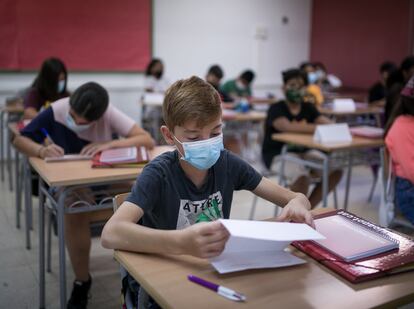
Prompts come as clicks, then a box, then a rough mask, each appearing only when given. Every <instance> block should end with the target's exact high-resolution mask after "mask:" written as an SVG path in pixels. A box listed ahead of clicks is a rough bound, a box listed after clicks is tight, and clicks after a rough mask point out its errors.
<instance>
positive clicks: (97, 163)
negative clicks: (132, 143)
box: [92, 146, 149, 168]
mask: <svg viewBox="0 0 414 309" xmlns="http://www.w3.org/2000/svg"><path fill="white" fill-rule="evenodd" d="M100 158H101V153H97V154H96V155H95V156H94V157H93V158H92V167H93V168H115V167H116V168H118V167H125V168H128V167H142V166H144V165H145V164H146V163H148V162H149V154H148V150H147V149H146V148H145V147H144V146H141V147H138V151H137V158H136V160H135V161H133V162H120V163H103V162H101V160H100Z"/></svg>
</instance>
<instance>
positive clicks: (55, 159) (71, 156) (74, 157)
mask: <svg viewBox="0 0 414 309" xmlns="http://www.w3.org/2000/svg"><path fill="white" fill-rule="evenodd" d="M90 159H92V156H87V155H81V154H67V155H64V156H61V157H48V158H45V161H46V162H62V161H80V160H90Z"/></svg>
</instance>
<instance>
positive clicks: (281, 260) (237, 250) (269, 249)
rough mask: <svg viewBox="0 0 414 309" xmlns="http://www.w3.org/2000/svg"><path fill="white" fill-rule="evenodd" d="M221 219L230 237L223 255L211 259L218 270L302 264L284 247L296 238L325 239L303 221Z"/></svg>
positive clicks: (220, 271) (231, 270)
mask: <svg viewBox="0 0 414 309" xmlns="http://www.w3.org/2000/svg"><path fill="white" fill-rule="evenodd" d="M220 222H221V223H222V224H223V225H224V226H225V227H226V229H227V230H228V231H229V233H230V238H229V240H228V241H227V243H226V248H225V249H224V251H223V252H222V254H221V255H219V256H218V257H215V258H213V259H211V260H210V262H211V264H212V265H213V267H214V268H215V269H216V270H217V271H218V272H219V273H229V272H233V271H241V270H246V269H255V268H273V267H285V266H291V265H297V264H302V263H305V261H303V260H302V259H299V258H297V257H296V256H294V255H292V254H290V253H288V252H286V251H285V248H286V247H287V246H288V245H289V244H290V243H291V242H292V241H295V240H310V239H313V240H316V239H324V238H325V237H324V236H323V235H321V234H320V233H318V232H317V231H315V230H314V229H312V228H311V227H310V226H308V225H306V224H300V223H287V222H264V221H247V220H224V219H221V220H220Z"/></svg>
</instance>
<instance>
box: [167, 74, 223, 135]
mask: <svg viewBox="0 0 414 309" xmlns="http://www.w3.org/2000/svg"><path fill="white" fill-rule="evenodd" d="M162 115H163V118H164V122H165V124H166V125H167V127H168V128H169V129H170V130H171V131H173V130H174V128H175V126H182V125H183V124H184V123H186V122H187V121H193V120H195V121H196V123H197V126H198V127H200V128H201V127H204V126H205V125H207V124H208V123H210V122H212V121H214V120H215V119H217V118H218V117H220V116H221V100H220V96H219V94H218V92H217V91H216V90H215V89H214V87H213V86H211V85H210V84H209V83H207V82H205V81H204V80H202V79H201V78H199V77H196V76H192V77H190V78H187V79H181V80H179V81H177V82H175V83H174V84H173V85H172V86H171V87H170V88H168V90H167V92H166V94H165V98H164V103H163V105H162Z"/></svg>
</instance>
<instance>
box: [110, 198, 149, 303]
mask: <svg viewBox="0 0 414 309" xmlns="http://www.w3.org/2000/svg"><path fill="white" fill-rule="evenodd" d="M128 195H129V193H122V194H118V195H116V196H115V197H114V198H113V208H114V213H115V212H116V210H117V209H118V207H119V206H120V205H121V204H122V203H123V202H124V201H125V199H126V198H127V196H128ZM119 271H120V274H121V282H122V293H123V294H124V303H125V307H126V309H133V308H134V306H133V301H132V295H131V293H130V290H129V289H128V288H127V287H128V282H127V280H128V276H127V275H128V272H127V271H126V269H125V268H124V267H122V266H121V265H120V266H119ZM148 305H149V295H148V293H147V292H146V291H145V290H144V289H143V288H142V287H141V288H140V289H139V295H138V308H140V309H141V308H143V309H145V308H148Z"/></svg>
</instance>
